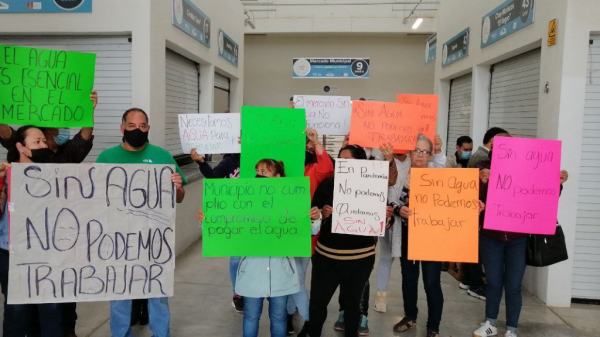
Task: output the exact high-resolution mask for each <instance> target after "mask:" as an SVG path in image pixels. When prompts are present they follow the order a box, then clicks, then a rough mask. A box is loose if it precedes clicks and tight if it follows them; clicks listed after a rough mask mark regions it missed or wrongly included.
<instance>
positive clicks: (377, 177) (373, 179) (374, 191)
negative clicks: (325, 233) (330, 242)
mask: <svg viewBox="0 0 600 337" xmlns="http://www.w3.org/2000/svg"><path fill="white" fill-rule="evenodd" d="M388 179H389V163H388V162H387V161H375V160H357V159H349V160H344V159H338V160H336V162H335V190H334V194H333V218H332V232H333V233H339V234H351V235H364V236H383V235H384V234H385V221H386V218H385V207H386V203H387V194H388Z"/></svg>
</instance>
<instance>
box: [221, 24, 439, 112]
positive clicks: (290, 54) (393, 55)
mask: <svg viewBox="0 0 600 337" xmlns="http://www.w3.org/2000/svg"><path fill="white" fill-rule="evenodd" d="M425 39H426V37H425V36H421V35H419V36H405V35H400V34H387V35H382V34H379V35H376V34H372V35H366V34H363V35H358V34H353V35H348V34H337V35H330V34H327V35H324V34H295V35H287V34H286V35H283V34H268V35H246V60H247V65H248V66H247V67H246V70H245V72H246V73H245V78H246V86H245V93H244V104H245V105H259V106H261V105H262V106H287V104H288V101H289V98H290V96H293V95H294V94H297V95H339V96H351V97H352V99H359V98H360V97H368V98H373V99H375V100H378V101H389V102H395V101H396V94H398V93H402V92H403V93H432V91H433V74H434V66H433V64H429V65H426V64H425ZM295 57H296V58H297V57H346V58H348V57H365V58H370V59H371V65H370V78H369V79H306V78H301V79H299V78H297V79H294V78H292V62H293V58H295ZM326 85H328V86H337V87H339V88H340V90H339V92H337V93H329V94H326V93H325V92H324V91H323V87H324V86H326ZM232 111H233V110H232Z"/></svg>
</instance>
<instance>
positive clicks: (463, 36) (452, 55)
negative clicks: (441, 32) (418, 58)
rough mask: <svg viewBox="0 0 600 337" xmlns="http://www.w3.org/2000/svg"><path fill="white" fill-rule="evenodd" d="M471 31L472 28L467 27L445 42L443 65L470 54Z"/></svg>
mask: <svg viewBox="0 0 600 337" xmlns="http://www.w3.org/2000/svg"><path fill="white" fill-rule="evenodd" d="M469 33H470V28H467V29H465V30H463V31H462V32H460V33H458V34H457V35H456V36H455V37H453V38H451V39H450V40H448V42H446V43H444V49H443V50H442V67H445V66H447V65H450V64H452V63H454V62H456V61H458V60H460V59H463V58H465V57H467V56H469V35H470V34H469Z"/></svg>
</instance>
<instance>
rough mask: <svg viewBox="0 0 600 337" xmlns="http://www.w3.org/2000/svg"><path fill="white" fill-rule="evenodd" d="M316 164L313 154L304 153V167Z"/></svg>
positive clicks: (309, 152) (315, 157)
mask: <svg viewBox="0 0 600 337" xmlns="http://www.w3.org/2000/svg"><path fill="white" fill-rule="evenodd" d="M316 162H317V155H316V154H315V153H314V152H311V151H306V153H305V155H304V166H306V165H310V164H313V163H316Z"/></svg>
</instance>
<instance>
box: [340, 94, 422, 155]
mask: <svg viewBox="0 0 600 337" xmlns="http://www.w3.org/2000/svg"><path fill="white" fill-rule="evenodd" d="M418 109H420V108H419V107H417V106H411V105H407V104H398V103H386V102H372V101H353V102H352V120H351V122H350V144H356V145H360V146H362V147H368V148H379V147H380V145H381V144H383V143H392V144H393V146H394V150H414V148H415V146H416V144H417V134H418V125H419V114H418Z"/></svg>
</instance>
